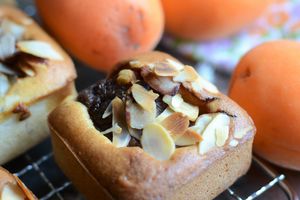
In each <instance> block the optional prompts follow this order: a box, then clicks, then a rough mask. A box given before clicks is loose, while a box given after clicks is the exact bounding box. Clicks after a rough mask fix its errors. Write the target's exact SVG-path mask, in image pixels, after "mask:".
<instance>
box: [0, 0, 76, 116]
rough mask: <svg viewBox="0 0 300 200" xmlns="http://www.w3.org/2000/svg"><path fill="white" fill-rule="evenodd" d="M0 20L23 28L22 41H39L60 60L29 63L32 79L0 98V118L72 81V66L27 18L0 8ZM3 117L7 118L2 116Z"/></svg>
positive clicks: (64, 54)
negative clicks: (61, 58) (21, 104)
mask: <svg viewBox="0 0 300 200" xmlns="http://www.w3.org/2000/svg"><path fill="white" fill-rule="evenodd" d="M0 18H8V19H9V20H11V21H13V22H16V23H17V24H20V25H22V26H24V27H25V33H24V39H25V40H39V41H44V42H47V43H49V44H50V45H51V46H52V47H53V48H54V50H55V51H57V52H58V53H59V54H60V55H61V56H62V57H63V60H61V61H60V60H51V59H47V60H45V61H44V62H31V63H30V64H31V65H32V67H33V69H34V71H35V72H36V75H35V76H33V77H25V78H22V79H18V80H17V82H16V83H14V84H13V85H12V86H11V87H10V89H9V91H8V92H7V94H6V95H5V96H4V97H3V98H1V97H0V105H1V106H0V118H1V117H2V118H3V117H4V115H5V114H6V113H7V112H10V111H11V110H12V109H13V108H14V106H16V104H18V103H19V102H23V103H25V104H27V105H30V104H31V103H33V102H35V101H36V100H38V99H39V98H41V97H43V96H46V95H49V94H50V93H52V92H54V91H56V90H59V89H60V88H62V87H64V86H66V85H67V84H68V83H70V82H72V81H73V80H74V79H75V77H76V72H75V69H74V65H73V62H72V60H71V59H70V58H69V56H68V55H67V54H66V53H65V52H64V50H63V49H62V48H61V47H60V46H59V45H58V44H57V43H56V42H55V41H54V40H53V39H52V38H51V37H50V36H48V35H47V34H46V33H45V32H44V31H43V30H42V29H41V28H40V27H39V26H38V25H37V24H36V23H35V22H34V21H33V20H32V19H31V18H29V17H28V16H26V15H25V14H24V13H22V12H21V11H20V10H18V9H16V8H13V7H9V6H1V7H0ZM6 115H7V114H6Z"/></svg>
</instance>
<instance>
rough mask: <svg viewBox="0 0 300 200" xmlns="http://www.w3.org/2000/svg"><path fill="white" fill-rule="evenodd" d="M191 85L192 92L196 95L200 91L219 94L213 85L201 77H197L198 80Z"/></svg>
mask: <svg viewBox="0 0 300 200" xmlns="http://www.w3.org/2000/svg"><path fill="white" fill-rule="evenodd" d="M191 83H192V88H193V90H194V91H195V92H197V93H201V91H202V90H206V91H208V92H211V93H214V94H216V93H219V90H218V88H217V87H216V86H215V85H213V84H212V83H210V82H209V81H207V80H205V79H204V78H202V77H201V76H198V79H197V80H195V81H193V82H191Z"/></svg>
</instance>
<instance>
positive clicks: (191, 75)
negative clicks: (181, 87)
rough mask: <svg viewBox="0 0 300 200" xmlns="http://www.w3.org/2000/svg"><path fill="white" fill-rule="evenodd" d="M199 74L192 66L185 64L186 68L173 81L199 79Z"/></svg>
mask: <svg viewBox="0 0 300 200" xmlns="http://www.w3.org/2000/svg"><path fill="white" fill-rule="evenodd" d="M198 77H199V75H198V73H197V72H196V70H195V69H194V68H193V67H191V66H188V65H187V66H185V67H184V69H183V70H182V71H181V72H180V73H179V74H178V75H177V76H175V77H173V81H175V82H181V83H183V82H192V81H196V80H197V79H198Z"/></svg>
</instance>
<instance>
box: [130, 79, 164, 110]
mask: <svg viewBox="0 0 300 200" xmlns="http://www.w3.org/2000/svg"><path fill="white" fill-rule="evenodd" d="M131 92H132V96H133V98H134V100H135V101H136V102H137V103H138V104H139V105H140V106H141V107H142V108H143V109H145V110H147V111H149V112H151V111H153V109H154V107H156V103H155V99H157V98H158V97H159V95H158V94H156V93H154V92H153V91H152V90H150V91H148V90H146V89H145V88H144V87H143V86H141V85H138V84H133V85H132V87H131Z"/></svg>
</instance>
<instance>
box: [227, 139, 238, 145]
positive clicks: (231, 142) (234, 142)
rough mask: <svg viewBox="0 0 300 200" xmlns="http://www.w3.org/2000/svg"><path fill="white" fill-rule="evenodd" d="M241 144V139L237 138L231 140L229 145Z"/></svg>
mask: <svg viewBox="0 0 300 200" xmlns="http://www.w3.org/2000/svg"><path fill="white" fill-rule="evenodd" d="M238 144H239V141H237V140H234V139H233V140H231V141H230V142H229V145H230V146H231V147H236V146H237V145H238Z"/></svg>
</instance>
